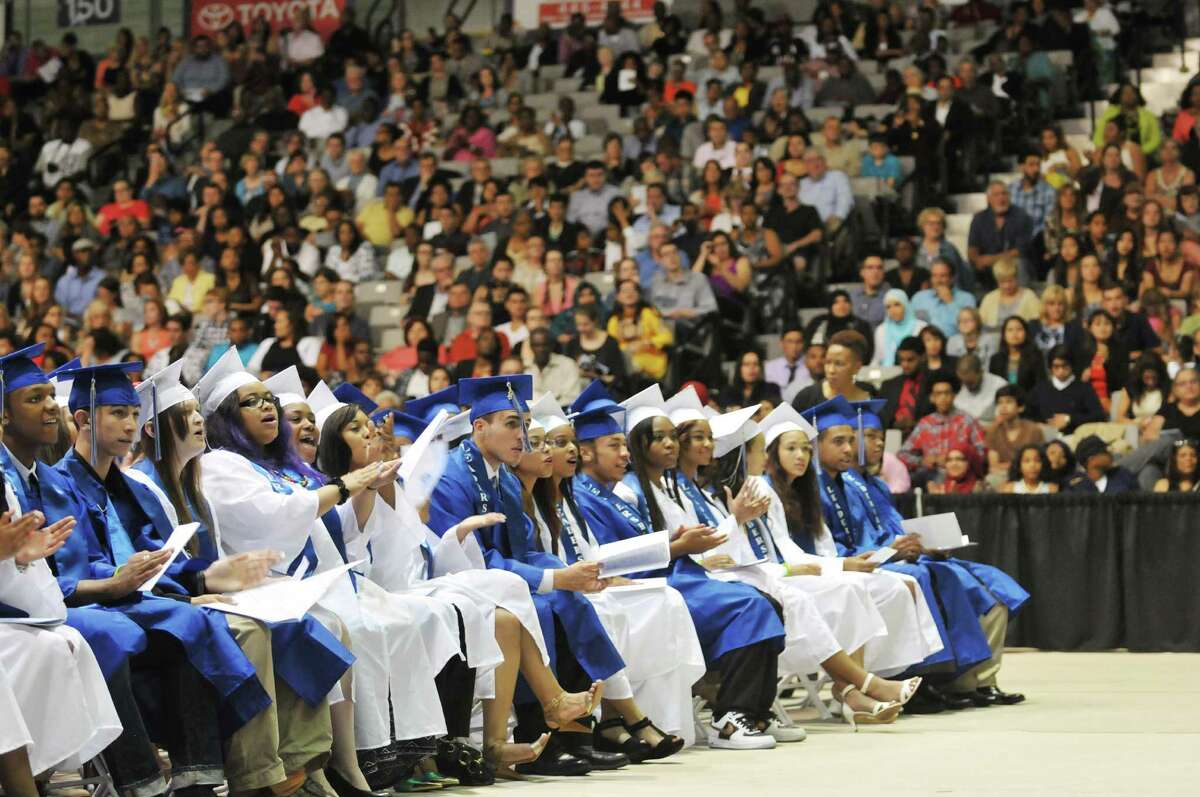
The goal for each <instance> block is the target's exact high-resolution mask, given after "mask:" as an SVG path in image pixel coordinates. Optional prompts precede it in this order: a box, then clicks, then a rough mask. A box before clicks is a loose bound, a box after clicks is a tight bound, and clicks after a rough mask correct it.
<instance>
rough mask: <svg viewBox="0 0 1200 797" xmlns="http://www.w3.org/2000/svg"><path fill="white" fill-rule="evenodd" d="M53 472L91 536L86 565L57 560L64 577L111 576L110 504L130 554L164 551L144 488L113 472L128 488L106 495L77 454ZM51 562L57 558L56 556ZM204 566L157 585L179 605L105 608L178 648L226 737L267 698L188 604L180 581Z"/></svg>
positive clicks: (184, 566)
mask: <svg viewBox="0 0 1200 797" xmlns="http://www.w3.org/2000/svg"><path fill="white" fill-rule="evenodd" d="M54 469H55V470H57V471H58V472H59V474H61V475H62V476H63V477H64V480H65V481H66V482H67V484H68V485H69V486H70V489H71V490H72V492H74V494H75V495H76V497H77V499H78V501H80V502H82V504H83V506H84V514H85V515H86V516H87V517H88V521H89V523H88V531H89V532H90V539H89V540H88V544H89V547H90V551H91V556H90V561H87V562H78V561H75V560H73V559H71V560H67V561H59V562H58V564H59V567H60V572H61V573H63V574H64V575H66V576H68V577H71V578H74V579H75V580H76V583H78V581H80V580H83V579H102V578H109V577H111V576H112V575H113V574H114V573H115V572H116V570H117V567H116V562H115V561H114V559H113V553H112V548H111V543H110V536H109V532H110V529H109V521H108V518H107V516H106V513H105V508H106V507H107V505H108V502H109V500H112V502H113V505H114V508H115V509H116V511H117V515H118V517H119V519H120V521H121V524H122V525H123V526H124V527H125V531H126V532H127V533H128V535H129V539H130V541H131V542H132V543H133V547H134V549H135V550H139V551H145V550H158V549H159V548H161V547H162V546H163V542H164V538H160V537H159V535H158V532H157V530H156V526H157V525H158V524H157V523H156V522H155V521H154V520H152V519H151V517H152V516H153V515H155V514H157V515H158V516H159V521H158V522H159V523H161V524H163V525H169V524H168V522H167V520H166V516H165V515H163V513H162V507H161V505H160V504H159V502H158V499H157V498H156V497H154V495H153V494H152V493H150V492H149V491H148V489H147V488H146V487H145V486H143V485H141V484H137V483H136V482H132V481H131V480H129V479H128V478H127V477H126V476H125V475H124V474H121V473H120V472H119V471H117V472H116V473H115V474H110V477H109V478H110V480H111V479H114V478H119V479H120V480H121V482H122V483H123V484H124V485H126V486H128V487H129V488H130V489H129V491H128V492H125V493H124V494H121V491H116V492H115V493H114V494H112V495H111V496H110V493H109V491H108V489H107V488H106V486H105V485H104V484H102V483H101V482H100V480H99V479H98V477H97V476H96V472H95V471H94V470H92V468H91V466H90V465H88V464H87V463H86V462H84V461H83V460H82V459H80V457H79V456H78V455H77V454H76V453H75V451H74V450H72V451H70V452H68V453H67V455H66V456H65V457H63V458H62V460H61V461H60V462H59V463H58V464H57V465H55V466H54ZM56 519H57V518H52V520H56ZM76 531H77V532H78V529H77V530H76ZM72 536H74V535H72ZM55 557H56V559H57V554H56V555H55ZM204 564H206V563H198V562H197V561H196V560H193V559H188V560H184V561H179V560H177V561H176V562H175V563H173V564H172V565H171V567H169V568H168V569H167V573H166V574H165V575H164V576H163V577H162V579H161V580H160V581H159V582H158V585H157V586H156V587H155V591H156V592H162V593H166V594H169V595H176V596H179V597H180V598H181V600H176V599H174V598H168V597H159V596H158V595H153V594H151V595H148V594H145V593H141V592H135V593H134V594H132V595H129V596H127V597H125V598H122V599H121V600H119V601H116V602H114V603H112V604H109V605H108V606H107V607H106V608H109V609H111V610H113V611H117V612H120V613H121V614H123V615H124V616H126V617H128V618H129V619H130V620H132V621H133V622H135V623H137V624H138V625H139V626H141V628H142V629H143V630H144V631H147V632H158V633H163V634H167V635H168V636H171V637H173V638H174V639H175V640H176V641H178V642H179V644H180V645H181V646H182V647H183V651H184V654H185V655H186V656H187V659H188V662H189V663H190V664H191V665H192V667H194V668H195V669H196V671H197V672H198V673H200V675H201V676H202V677H203V678H204V679H205V680H206V681H207V682H208V683H209V684H210V685H211V686H212V687H213V689H214V690H215V691H216V693H217V697H218V699H219V700H220V707H221V714H222V729H223V731H224V732H225V733H226V734H231V733H232V732H233V731H236V730H237V729H238V728H240V727H241V726H242V725H244V724H245V723H246V722H248V721H249V720H250V719H252V718H253V717H254V716H256V715H257V714H258V713H259V712H261V711H263V710H264V709H265V708H267V706H269V705H270V704H271V698H270V696H269V695H268V694H267V693H266V690H264V689H263V687H262V684H261V683H260V682H259V680H258V675H257V674H256V673H255V672H254V666H253V665H252V664H251V663H250V661H249V659H247V658H246V656H245V655H244V654H243V653H242V650H241V648H239V647H238V644H237V642H236V641H235V640H234V638H233V634H232V632H230V630H229V624H228V623H227V622H226V620H225V616H224V615H223V614H221V613H220V612H212V611H206V610H205V609H203V608H202V607H199V606H193V605H192V604H191V603H189V602H187V596H188V592H187V590H186V589H185V588H184V587H183V585H182V584H181V583H180V582H179V580H178V579H180V578H181V577H183V576H184V574H186V573H189V572H194V571H196V570H198V569H202V567H203V565H204Z"/></svg>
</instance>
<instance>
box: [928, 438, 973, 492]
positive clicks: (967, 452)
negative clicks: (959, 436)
mask: <svg viewBox="0 0 1200 797" xmlns="http://www.w3.org/2000/svg"><path fill="white" fill-rule="evenodd" d="M942 472H943V474H944V475H945V478H944V480H943V481H942V482H941V484H938V483H937V482H930V483H929V492H931V493H942V494H944V495H970V494H971V493H978V492H982V491H983V487H984V482H983V475H984V474H983V459H982V458H981V457H980V456H979V452H978V451H977V450H975V447H974V446H972V445H970V444H969V443H966V442H958V443H955V444H954V445H952V446H950V450H949V451H947V452H946V462H945V464H944V465H943V466H942Z"/></svg>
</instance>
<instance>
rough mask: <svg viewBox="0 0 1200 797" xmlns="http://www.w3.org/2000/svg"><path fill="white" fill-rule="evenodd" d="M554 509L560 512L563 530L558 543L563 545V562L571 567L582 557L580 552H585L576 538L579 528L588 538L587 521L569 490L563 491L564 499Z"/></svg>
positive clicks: (559, 523)
mask: <svg viewBox="0 0 1200 797" xmlns="http://www.w3.org/2000/svg"><path fill="white" fill-rule="evenodd" d="M554 509H555V511H556V512H558V525H559V528H560V529H561V531H560V533H559V535H558V541H559V543H561V545H562V551H563V561H565V562H566V563H567V564H569V565H573V564H575V563H576V562H578V561H579V559H580V556H581V555H582V554H581V553H580V551H582V550H583V545H582V543H581V541H580V540H577V539H576V538H575V527H576V526H578V527H579V529H580V530H581V531H582V532H583V535H584V536H585V537H586V536H587V529H588V527H587V521H586V520H584V518H583V514H582V513H581V512H580V511H579V507H578V506H576V505H575V499H574V498H573V497H572V496H571V494H570V489H569V488H568V489H567V490H563V492H562V499H561V500H560V501H559V502H558V506H556V507H554ZM568 514H569V517H568ZM572 520H574V521H575V524H574V525H572V523H571V521H572Z"/></svg>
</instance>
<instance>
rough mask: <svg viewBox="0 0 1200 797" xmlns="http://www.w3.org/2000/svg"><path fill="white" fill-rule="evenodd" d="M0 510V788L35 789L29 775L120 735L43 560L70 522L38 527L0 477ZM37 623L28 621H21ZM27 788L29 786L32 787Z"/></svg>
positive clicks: (83, 755)
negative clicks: (0, 491) (0, 494)
mask: <svg viewBox="0 0 1200 797" xmlns="http://www.w3.org/2000/svg"><path fill="white" fill-rule="evenodd" d="M4 499H5V501H4V504H5V508H4V509H3V512H4V514H3V515H0V787H3V788H4V790H5V792H6V793H7V794H9V795H10V796H11V797H32V795H36V794H37V789H36V787H35V786H34V780H33V779H34V777H35V776H40V775H44V776H45V777H49V775H50V773H51V772H52V771H53V770H55V769H78V768H79V767H80V766H81V765H82V764H83V763H84V762H86V761H88V760H89V759H91V758H93V757H95V756H96V755H97V754H99V753H100V752H101V751H102V750H103V749H104V748H105V747H107V746H108V745H109V744H110V743H111V742H112V741H114V740H115V739H116V738H117V737H118V736H120V735H121V730H122V728H121V721H120V720H119V719H118V718H117V713H116V709H115V708H114V707H113V703H112V698H111V697H110V696H109V693H108V687H107V686H106V685H105V682H104V675H103V674H102V673H101V671H100V665H99V664H97V663H96V658H95V656H93V655H92V651H91V648H89V647H88V645H87V642H85V641H84V639H83V637H82V636H80V634H79V632H78V631H76V630H75V629H73V628H70V627H69V626H66V625H64V624H63V622H64V621H65V620H66V617H67V607H66V604H65V603H63V597H62V591H61V590H60V589H59V587H58V582H57V580H56V579H55V578H54V575H53V574H52V573H51V572H50V568H49V566H48V565H47V563H46V561H45V560H46V557H48V556H51V555H53V553H54V551H55V550H57V549H58V548H59V547H61V546H62V544H63V542H65V540H66V538H67V536H68V535H70V533H71V532H72V530H73V527H74V525H75V524H74V521H73V520H71V519H64V520H60V521H58V522H57V523H54V524H52V525H51V526H49V527H46V528H41V526H42V522H43V518H42V515H41V513H38V512H34V513H30V514H29V515H27V516H24V517H21V513H20V509H19V508H18V504H17V497H16V494H15V493H14V492H13V491H12V488H11V487H10V486H9V485H8V482H7V480H5V482H4ZM22 619H24V620H37V621H39V624H38V625H25V624H23V623H22V622H21V620H22ZM31 789H32V791H31Z"/></svg>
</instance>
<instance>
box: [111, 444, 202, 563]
mask: <svg viewBox="0 0 1200 797" xmlns="http://www.w3.org/2000/svg"><path fill="white" fill-rule="evenodd" d="M132 467H133V469H134V470H137V471H139V472H141V473H144V474H146V477H147V478H149V479H150V481H152V482H154V484H155V485H157V486H158V488H159V489H160V490H162V491H163V495H166V493H167V489H166V485H164V484H163V481H162V478H161V477H160V476H159V475H158V469H157V468H155V467H154V463H153V462H151V461H150V460H149V459H145V458H143V459H139V460H138V461H137V462H135V463H133V465H132ZM129 481H131V482H132V481H133V480H132V479H130V480H129ZM156 497H157V496H156ZM184 500H185V501H187V508H188V513H189V514H191V516H192V520H193V521H194V522H196V523H199V524H200V528H198V529H196V536H195V537H193V538H192V539H194V540H195V541H196V547H197V551H198V554H197V555H198V556H199V558H200V559H206V560H208V561H210V562H215V561H216V560H218V559H220V558H221V553H220V551H218V550H217V541H216V539H215V538H214V537H213V533H212V529H210V528H209V527H208V526H206V525H205V524H204V521H202V520H201V519H200V513H199V512H197V511H196V507H194V506H192V502H191V501H190V500H188V499H187V497H186V496H184Z"/></svg>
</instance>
